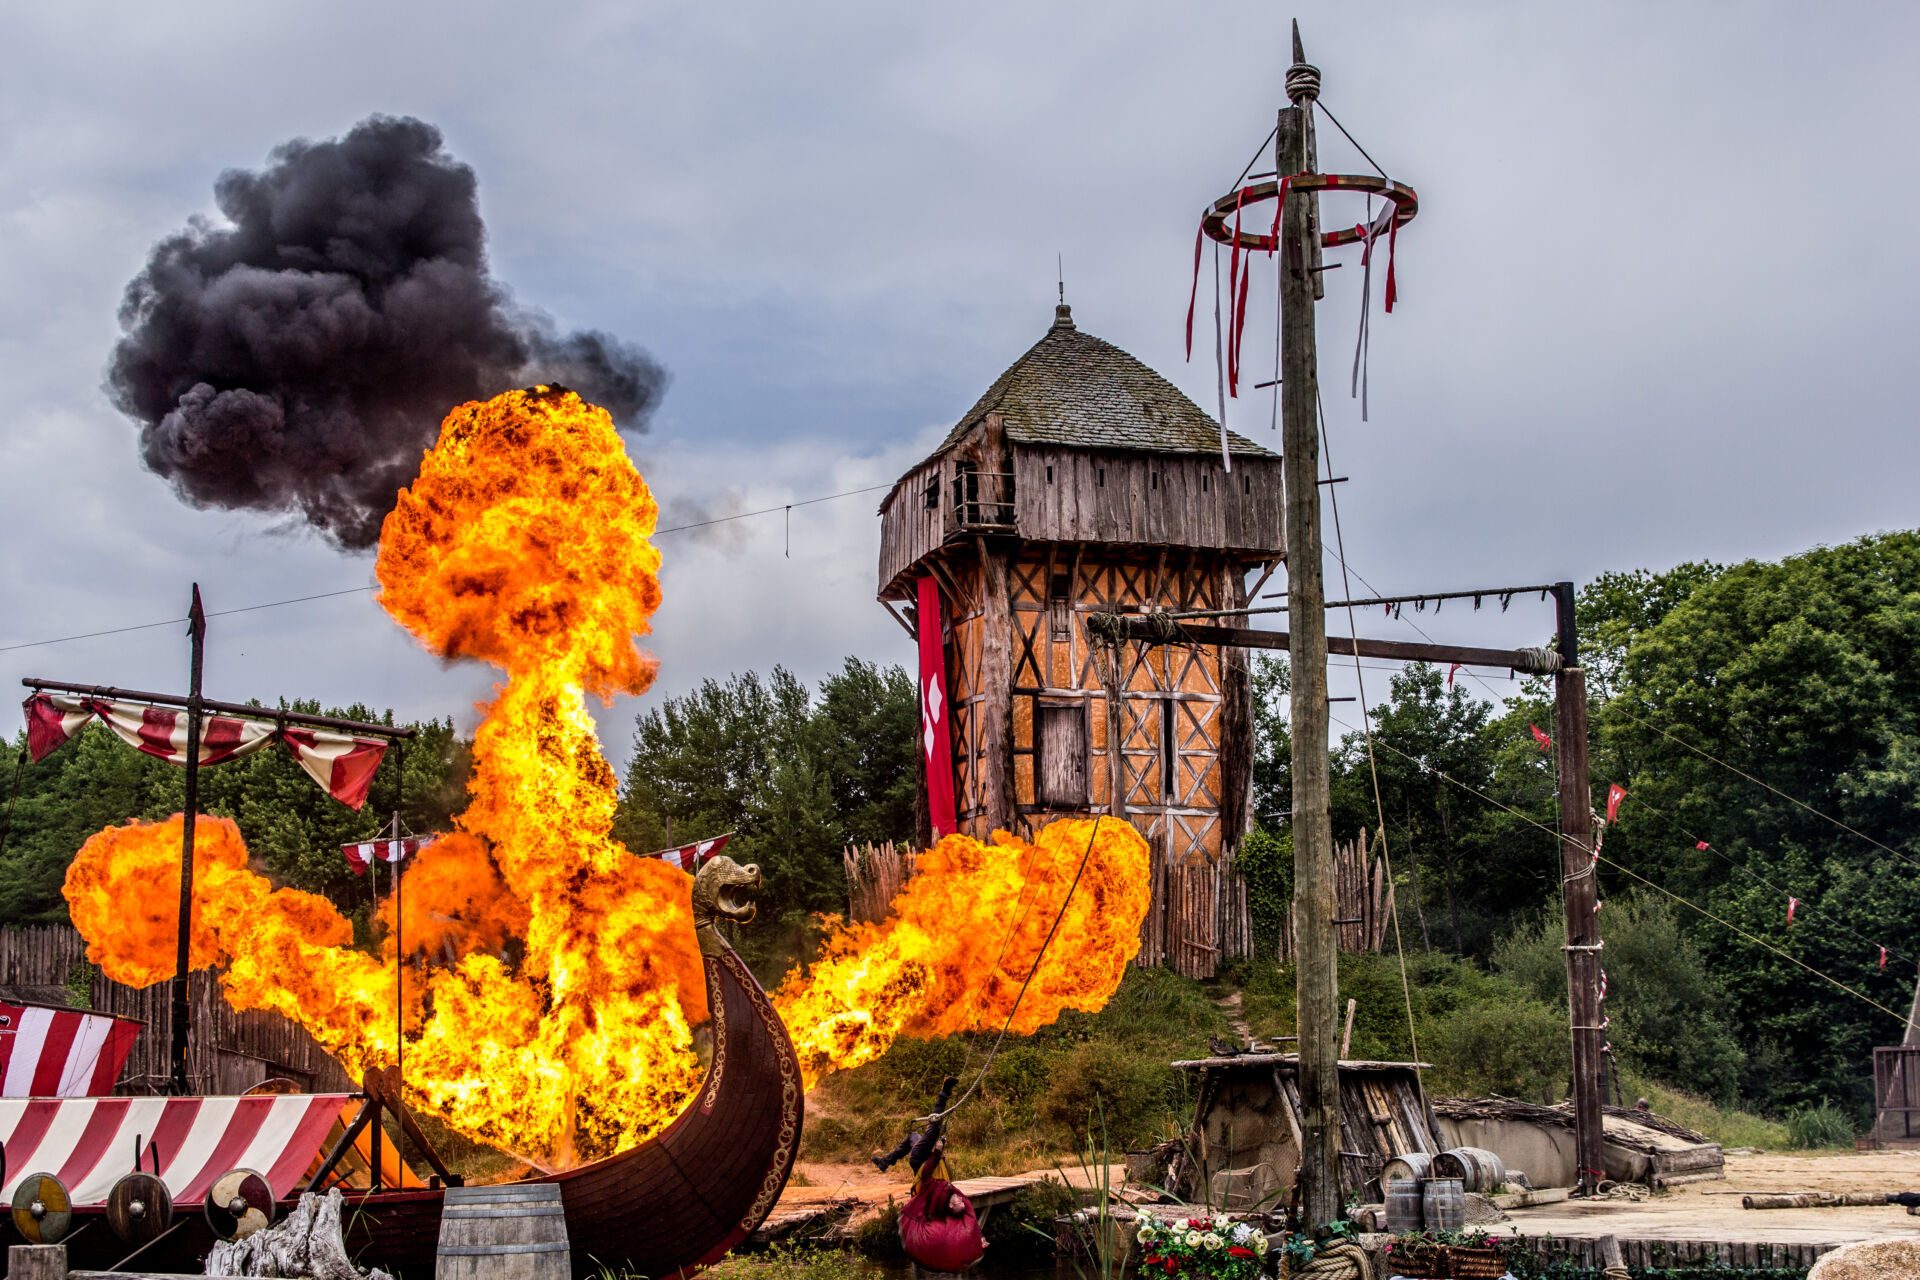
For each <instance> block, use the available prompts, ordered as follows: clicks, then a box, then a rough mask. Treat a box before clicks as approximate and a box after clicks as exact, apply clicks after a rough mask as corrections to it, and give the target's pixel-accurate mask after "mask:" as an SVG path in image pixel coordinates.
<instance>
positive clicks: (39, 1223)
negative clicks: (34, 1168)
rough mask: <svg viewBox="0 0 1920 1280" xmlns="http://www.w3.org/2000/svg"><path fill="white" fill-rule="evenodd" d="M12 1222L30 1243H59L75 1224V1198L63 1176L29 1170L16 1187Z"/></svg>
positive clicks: (21, 1236)
mask: <svg viewBox="0 0 1920 1280" xmlns="http://www.w3.org/2000/svg"><path fill="white" fill-rule="evenodd" d="M13 1225H14V1229H15V1230H17V1231H18V1232H19V1233H20V1238H21V1239H23V1240H25V1241H26V1242H27V1243H28V1244H58V1243H59V1242H60V1241H62V1240H64V1239H66V1237H67V1231H68V1229H69V1228H71V1227H72V1226H73V1201H72V1199H71V1198H69V1197H68V1195H67V1188H66V1185H65V1184H64V1183H62V1182H61V1181H60V1179H58V1178H56V1177H54V1176H53V1175H52V1174H50V1173H30V1174H28V1175H27V1176H26V1177H24V1178H22V1179H20V1185H19V1186H17V1187H15V1188H14V1189H13Z"/></svg>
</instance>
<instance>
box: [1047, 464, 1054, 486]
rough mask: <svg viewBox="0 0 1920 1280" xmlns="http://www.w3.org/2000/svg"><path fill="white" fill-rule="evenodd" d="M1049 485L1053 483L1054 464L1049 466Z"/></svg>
mask: <svg viewBox="0 0 1920 1280" xmlns="http://www.w3.org/2000/svg"><path fill="white" fill-rule="evenodd" d="M1047 483H1048V484H1052V483H1053V464H1052V463H1048V464H1047Z"/></svg>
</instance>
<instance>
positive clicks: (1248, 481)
mask: <svg viewBox="0 0 1920 1280" xmlns="http://www.w3.org/2000/svg"><path fill="white" fill-rule="evenodd" d="M1240 483H1241V484H1243V485H1245V486H1246V487H1245V488H1244V489H1243V490H1242V491H1241V492H1243V493H1252V492H1253V477H1252V476H1242V477H1240Z"/></svg>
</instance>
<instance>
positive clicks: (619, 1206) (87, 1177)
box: [0, 857, 804, 1276]
mask: <svg viewBox="0 0 1920 1280" xmlns="http://www.w3.org/2000/svg"><path fill="white" fill-rule="evenodd" d="M759 886H760V872H759V869H758V868H757V867H754V866H746V867H742V866H739V865H737V864H736V863H734V862H733V861H732V860H731V859H729V858H725V857H716V858H714V859H712V860H711V861H709V862H708V863H707V864H706V865H705V866H703V867H702V868H701V870H700V873H699V875H698V876H697V877H696V878H695V881H694V888H693V916H694V929H695V934H696V938H697V940H698V942H699V946H700V954H701V961H702V965H703V968H704V970H705V974H706V980H707V999H708V1004H709V1007H710V1009H711V1014H712V1022H711V1035H712V1056H711V1059H710V1060H709V1062H708V1065H707V1069H706V1073H705V1076H704V1077H703V1079H702V1081H701V1085H700V1088H699V1090H698V1092H697V1093H696V1094H695V1095H694V1098H693V1101H692V1102H691V1103H690V1104H689V1105H688V1107H687V1109H686V1110H685V1111H684V1112H683V1113H681V1115H680V1116H679V1117H678V1118H677V1119H676V1120H675V1121H674V1122H673V1123H672V1124H670V1125H669V1126H668V1127H667V1128H666V1129H664V1130H663V1131H661V1132H660V1133H659V1134H656V1135H655V1136H654V1137H652V1138H649V1139H648V1140H647V1141H645V1142H642V1143H640V1144H638V1145H637V1146H634V1147H630V1148H628V1149H626V1150H624V1151H620V1152H617V1153H615V1154H614V1155H611V1156H608V1157H607V1158H605V1159H603V1160H598V1161H594V1162H592V1163H589V1164H585V1165H582V1166H580V1167H578V1168H574V1169H568V1170H565V1171H562V1172H558V1173H552V1174H545V1175H541V1176H538V1177H535V1178H531V1179H527V1180H526V1181H523V1182H518V1183H514V1184H512V1185H514V1186H517V1187H525V1186H529V1185H533V1184H538V1183H547V1184H553V1185H556V1186H558V1187H559V1189H560V1197H561V1201H562V1204H563V1206H564V1209H565V1218H566V1227H567V1237H568V1238H567V1245H566V1248H567V1250H568V1252H569V1254H570V1257H571V1263H572V1270H573V1273H574V1274H575V1275H576V1276H585V1275H589V1274H593V1273H596V1272H599V1271H600V1270H601V1269H602V1268H611V1269H613V1270H615V1271H621V1270H624V1271H627V1272H630V1273H632V1274H636V1275H645V1276H673V1275H677V1274H684V1273H687V1272H692V1271H696V1270H699V1269H700V1268H702V1267H705V1266H708V1265H711V1264H712V1263H714V1262H716V1261H718V1260H719V1259H720V1258H721V1257H723V1256H724V1255H725V1254H726V1253H727V1252H728V1251H729V1250H730V1249H732V1248H733V1247H734V1246H736V1245H738V1244H739V1243H741V1242H742V1241H743V1240H745V1239H746V1238H747V1236H748V1235H749V1234H750V1233H751V1232H752V1231H753V1230H754V1229H755V1228H756V1227H758V1226H759V1225H760V1223H761V1221H762V1220H763V1219H764V1218H765V1217H766V1215H767V1213H768V1211H769V1210H771V1209H772V1207H773V1204H774V1202H775V1201H776V1200H777V1199H778V1198H779V1196H780V1192H781V1190H782V1189H783V1188H784V1187H785V1186H786V1183H787V1177H788V1175H789V1174H790V1173H791V1172H792V1170H793V1162H794V1155H795V1151H796V1149H797V1147H798V1145H799V1141H800V1124H801V1117H802V1111H803V1107H804V1101H803V1099H804V1092H803V1088H802V1085H801V1078H800V1063H799V1059H798V1057H797V1056H796V1055H795V1053H794V1050H793V1043H792V1041H791V1040H790V1039H789V1038H788V1035H787V1031H786V1028H785V1027H784V1026H783V1025H782V1024H781V1022H780V1018H779V1016H778V1014H776V1013H775V1011H774V1008H773V1004H772V1002H771V1001H770V1000H769V999H768V998H767V994H766V992H765V991H764V990H763V989H762V988H761V986H760V984H759V983H758V982H757V981H756V980H755V979H754V977H753V974H752V973H751V972H750V971H749V970H748V968H747V966H746V964H745V962H744V961H742V960H741V959H740V957H739V956H738V955H737V954H736V953H735V952H734V950H733V948H732V947H731V946H729V945H728V943H727V941H726V939H725V937H724V936H723V935H722V933H721V931H720V928H719V925H720V923H721V922H722V921H731V922H738V923H745V922H747V921H750V920H752V919H753V917H754V915H755V912H756V908H755V906H754V903H753V896H754V894H755V892H756V891H757V890H758V888H759ZM329 1098H330V1099H334V1100H337V1101H338V1103H339V1104H341V1105H344V1104H346V1103H347V1101H348V1099H347V1098H346V1096H345V1095H320V1096H314V1097H310V1098H309V1097H289V1098H259V1099H253V1098H243V1099H213V1098H204V1099H191V1098H171V1099H138V1098H124V1099H123V1098H94V1099H86V1100H75V1101H80V1102H83V1103H85V1104H92V1105H93V1107H94V1108H96V1109H97V1110H99V1112H100V1114H97V1115H90V1116H89V1117H88V1118H87V1119H85V1120H84V1121H82V1122H80V1123H79V1124H78V1126H77V1127H78V1128H80V1129H83V1130H84V1131H85V1132H84V1134H83V1135H82V1136H81V1137H80V1138H79V1139H78V1140H77V1142H76V1144H75V1145H72V1146H68V1147H67V1150H66V1151H65V1153H64V1154H63V1157H62V1158H63V1159H65V1160H66V1161H67V1162H68V1163H69V1165H72V1164H73V1162H74V1161H75V1160H77V1159H78V1154H77V1150H78V1146H80V1145H88V1144H91V1145H95V1146H99V1147H100V1148H101V1150H100V1151H97V1152H95V1153H94V1159H93V1161H92V1162H91V1163H89V1164H87V1166H86V1167H85V1169H83V1170H80V1171H79V1175H78V1178H77V1180H76V1179H75V1178H74V1175H72V1174H69V1177H68V1178H66V1179H63V1181H66V1182H68V1184H69V1185H71V1186H72V1187H73V1189H74V1191H75V1194H74V1195H73V1196H72V1200H73V1201H74V1203H73V1205H72V1208H71V1214H72V1230H71V1231H70V1232H69V1233H68V1235H67V1237H66V1242H67V1244H68V1250H69V1257H70V1259H71V1261H70V1265H71V1266H73V1267H75V1268H77V1269H88V1268H109V1267H116V1266H122V1265H125V1264H128V1263H137V1269H138V1270H139V1271H142V1272H154V1271H189V1270H192V1271H197V1270H198V1269H199V1267H200V1264H201V1262H202V1260H203V1259H204V1258H205V1256H206V1253H207V1251H208V1249H210V1248H211V1247H212V1245H213V1243H214V1241H215V1238H216V1235H215V1229H214V1226H213V1225H212V1223H210V1222H209V1221H208V1220H207V1218H206V1217H203V1216H202V1214H201V1213H199V1212H198V1211H197V1210H198V1207H199V1199H200V1198H201V1197H202V1196H205V1195H207V1193H208V1188H209V1187H211V1186H212V1185H213V1184H214V1182H215V1180H216V1179H217V1178H220V1177H221V1175H222V1172H223V1170H225V1169H228V1168H230V1167H231V1166H229V1165H226V1164H225V1163H223V1162H222V1161H221V1160H219V1159H213V1158H209V1157H211V1156H212V1155H213V1154H214V1153H213V1152H200V1153H198V1154H197V1156H196V1168H194V1169H188V1168H185V1167H184V1164H183V1163H182V1159H181V1158H182V1157H184V1155H185V1152H184V1151H180V1152H175V1153H172V1155H173V1156H174V1158H173V1159H172V1160H170V1161H169V1153H168V1152H167V1151H166V1150H165V1149H164V1148H162V1149H161V1150H160V1151H159V1152H158V1160H159V1161H166V1162H167V1163H166V1164H164V1165H163V1169H164V1173H163V1175H162V1176H163V1179H164V1181H166V1182H167V1183H168V1186H169V1190H170V1191H171V1192H172V1194H173V1198H174V1200H176V1201H178V1202H180V1203H181V1209H182V1212H180V1213H179V1214H178V1215H177V1216H176V1217H175V1218H174V1220H173V1221H172V1223H171V1225H170V1226H168V1227H167V1228H166V1229H165V1230H164V1231H160V1232H158V1233H157V1234H155V1235H154V1236H153V1238H152V1239H151V1240H150V1242H149V1243H147V1244H145V1245H144V1246H143V1247H140V1248H139V1249H138V1251H137V1252H134V1251H133V1246H132V1245H130V1244H126V1243H123V1242H122V1241H121V1239H119V1238H118V1236H117V1234H116V1232H115V1231H114V1230H111V1229H109V1225H108V1223H107V1222H106V1221H103V1219H107V1218H109V1217H110V1211H111V1198H110V1197H109V1196H107V1195H106V1194H104V1193H103V1192H100V1191H98V1190H95V1191H94V1192H92V1193H91V1194H90V1193H89V1190H88V1188H89V1187H93V1188H98V1187H99V1186H100V1185H102V1180H103V1179H109V1180H110V1179H112V1178H115V1177H117V1176H124V1175H125V1174H126V1173H131V1172H133V1170H134V1161H135V1160H138V1159H140V1155H139V1152H138V1150H137V1149H130V1148H129V1147H120V1148H119V1150H120V1152H121V1153H122V1154H121V1155H120V1158H119V1161H118V1165H117V1167H116V1166H115V1164H114V1161H113V1160H112V1159H111V1158H108V1159H107V1160H105V1161H104V1162H103V1161H102V1160H101V1159H100V1157H101V1156H103V1155H105V1154H106V1153H107V1150H108V1148H107V1143H108V1142H110V1141H111V1139H112V1138H113V1137H115V1136H116V1135H117V1134H118V1133H119V1127H118V1126H119V1125H120V1124H121V1122H123V1121H125V1120H126V1119H127V1118H128V1116H127V1112H126V1111H125V1110H118V1111H114V1112H113V1113H112V1114H111V1115H109V1114H107V1110H106V1109H107V1108H110V1107H118V1106H119V1105H120V1104H125V1107H127V1108H131V1107H136V1106H140V1105H142V1104H148V1105H158V1106H162V1107H165V1106H174V1105H177V1104H198V1105H197V1106H195V1107H194V1109H200V1107H211V1106H214V1105H215V1104H224V1105H225V1106H226V1107H227V1108H228V1114H232V1113H233V1111H234V1108H235V1105H236V1104H249V1103H257V1104H259V1106H260V1109H261V1110H260V1115H261V1117H263V1118H262V1119H261V1120H260V1121H257V1122H256V1123H255V1125H254V1130H253V1131H250V1135H253V1136H250V1137H249V1138H248V1139H247V1140H246V1142H252V1143H268V1141H269V1140H268V1138H267V1137H265V1136H259V1135H262V1134H264V1132H265V1130H266V1128H267V1127H269V1126H268V1121H269V1120H270V1118H271V1117H272V1116H274V1115H276V1114H279V1112H281V1111H284V1112H285V1113H286V1116H287V1120H286V1125H285V1127H286V1129H287V1132H286V1135H285V1136H284V1137H275V1138H274V1139H273V1140H272V1142H271V1144H270V1145H271V1147H272V1149H273V1150H276V1151H280V1152H282V1158H283V1159H292V1158H294V1157H293V1156H290V1155H287V1154H286V1153H289V1152H291V1153H301V1152H304V1155H301V1156H300V1157H299V1158H300V1160H301V1164H300V1167H301V1168H302V1170H303V1171H304V1169H305V1168H306V1167H307V1164H308V1163H310V1162H311V1160H312V1158H313V1157H312V1153H313V1152H314V1151H315V1150H316V1149H317V1139H316V1138H315V1137H313V1136H312V1134H311V1125H312V1124H313V1123H314V1116H315V1115H318V1114H321V1113H322V1110H323V1109H322V1108H315V1107H313V1106H311V1105H309V1104H312V1103H322V1102H323V1101H324V1100H325V1099H329ZM43 1102H44V1103H45V1104H46V1105H47V1106H48V1107H57V1106H66V1105H70V1104H69V1103H68V1102H66V1101H56V1100H35V1102H33V1103H29V1104H28V1106H29V1107H36V1106H39V1105H41V1103H43ZM276 1108H277V1109H278V1111H276V1110H275V1109H276ZM54 1114H56V1113H51V1112H49V1113H47V1115H48V1116H52V1115H54ZM338 1115H339V1109H338V1107H336V1108H335V1109H334V1110H333V1111H332V1112H331V1115H325V1116H323V1122H322V1128H321V1132H320V1135H319V1136H320V1137H324V1131H325V1129H324V1126H325V1124H326V1123H330V1122H331V1119H332V1118H333V1117H337V1116H338ZM109 1121H110V1122H111V1123H109ZM48 1128H49V1122H48V1120H47V1119H45V1118H43V1119H42V1120H41V1121H40V1122H39V1129H40V1132H41V1133H42V1134H44V1133H45V1132H46V1131H47V1129H48ZM14 1130H15V1135H16V1137H17V1136H19V1135H20V1132H21V1126H20V1124H19V1123H16V1124H15V1125H14ZM256 1131H257V1132H256ZM148 1132H149V1133H151V1132H152V1130H148ZM296 1134H301V1135H305V1136H304V1137H301V1138H299V1139H296V1137H295V1135H296ZM246 1142H243V1143H240V1144H238V1145H240V1146H241V1147H242V1148H245V1146H246ZM21 1145H22V1144H20V1143H19V1142H13V1143H9V1146H10V1147H14V1148H16V1150H15V1151H13V1152H12V1153H11V1154H13V1155H14V1157H15V1158H14V1159H13V1160H12V1161H11V1163H12V1164H13V1170H14V1174H15V1182H16V1183H18V1182H20V1181H21V1180H22V1175H25V1174H26V1171H27V1169H29V1168H41V1167H44V1165H34V1164H23V1163H22V1159H25V1160H27V1161H31V1160H32V1159H33V1158H34V1154H35V1153H34V1151H33V1150H31V1149H29V1150H19V1149H18V1148H19V1147H20V1146H21ZM155 1145H156V1146H157V1145H159V1144H155ZM33 1146H34V1147H38V1148H39V1149H40V1150H41V1151H42V1152H45V1151H46V1150H47V1148H46V1147H45V1145H44V1144H43V1143H41V1142H40V1141H38V1139H37V1138H36V1141H35V1143H34V1144H33ZM342 1146H344V1143H341V1144H336V1149H335V1151H334V1152H333V1153H332V1158H337V1157H338V1155H339V1154H340V1149H341V1147H342ZM235 1154H236V1155H238V1154H240V1152H236V1153H235ZM129 1157H130V1158H129ZM235 1163H239V1161H238V1160H236V1161H235ZM262 1163H267V1162H266V1161H263V1162H262ZM75 1167H76V1168H77V1166H75ZM49 1172H52V1170H49ZM322 1173H323V1175H324V1173H325V1170H324V1169H323V1171H322ZM273 1176H274V1175H273V1174H272V1173H271V1172H269V1174H268V1181H269V1183H270V1185H272V1186H273V1189H274V1191H275V1192H276V1193H278V1194H279V1196H280V1198H281V1204H280V1206H279V1207H280V1208H281V1209H283V1210H284V1209H285V1208H287V1207H289V1205H290V1204H291V1202H293V1201H294V1200H295V1199H297V1194H296V1193H297V1192H298V1191H300V1190H303V1189H306V1188H304V1187H298V1186H296V1187H291V1188H289V1187H282V1186H279V1185H278V1184H277V1183H273V1182H272V1178H273ZM0 1181H5V1175H4V1174H0ZM320 1181H321V1178H320V1177H315V1178H313V1179H312V1182H313V1183H315V1184H317V1183H319V1182H320ZM223 1185H224V1183H223ZM346 1196H347V1213H346V1214H345V1219H346V1223H347V1231H346V1244H347V1249H348V1252H349V1253H350V1254H351V1255H352V1256H354V1257H355V1258H357V1259H358V1260H359V1261H360V1262H361V1263H362V1264H363V1265H369V1264H370V1265H376V1266H379V1267H381V1268H383V1269H385V1270H387V1271H389V1272H394V1273H396V1274H400V1275H403V1276H426V1275H428V1274H430V1273H431V1272H432V1271H433V1269H434V1260H435V1253H436V1244H437V1242H438V1240H439V1238H440V1226H441V1210H442V1206H443V1201H444V1199H445V1196H446V1192H445V1190H444V1189H443V1188H441V1187H438V1186H428V1187H414V1188H405V1189H397V1190H384V1191H365V1192H361V1191H348V1192H347V1193H346ZM15 1199H16V1201H18V1199H19V1196H18V1194H16V1196H15ZM216 1208H217V1207H216ZM209 1216H212V1217H216V1218H217V1217H218V1216H219V1214H218V1213H217V1212H215V1213H212V1214H211V1215H209ZM115 1225H118V1226H123V1225H124V1224H123V1223H116V1224H115Z"/></svg>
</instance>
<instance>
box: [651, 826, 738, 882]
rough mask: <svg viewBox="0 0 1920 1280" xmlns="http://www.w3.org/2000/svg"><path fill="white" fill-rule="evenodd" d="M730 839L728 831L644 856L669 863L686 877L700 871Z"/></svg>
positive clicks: (730, 833) (731, 836) (730, 835)
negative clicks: (702, 864) (721, 834)
mask: <svg viewBox="0 0 1920 1280" xmlns="http://www.w3.org/2000/svg"><path fill="white" fill-rule="evenodd" d="M732 838H733V832H731V831H729V832H727V833H726V834H725V835H723V836H714V837H712V838H711V839H708V840H696V841H694V842H693V843H692V844H683V845H681V846H680V847H679V848H678V849H657V850H655V851H654V852H652V853H649V854H647V855H646V856H647V857H649V858H658V859H660V861H662V862H670V863H672V864H673V865H674V866H676V867H678V868H680V869H681V870H682V871H684V872H686V873H687V874H688V875H692V874H693V873H694V872H695V871H698V870H699V869H700V864H701V863H703V862H705V861H706V860H707V859H708V858H711V857H712V856H713V855H714V854H716V853H719V852H720V850H721V849H723V848H725V847H726V843H727V841H729V840H731V839H732Z"/></svg>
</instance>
